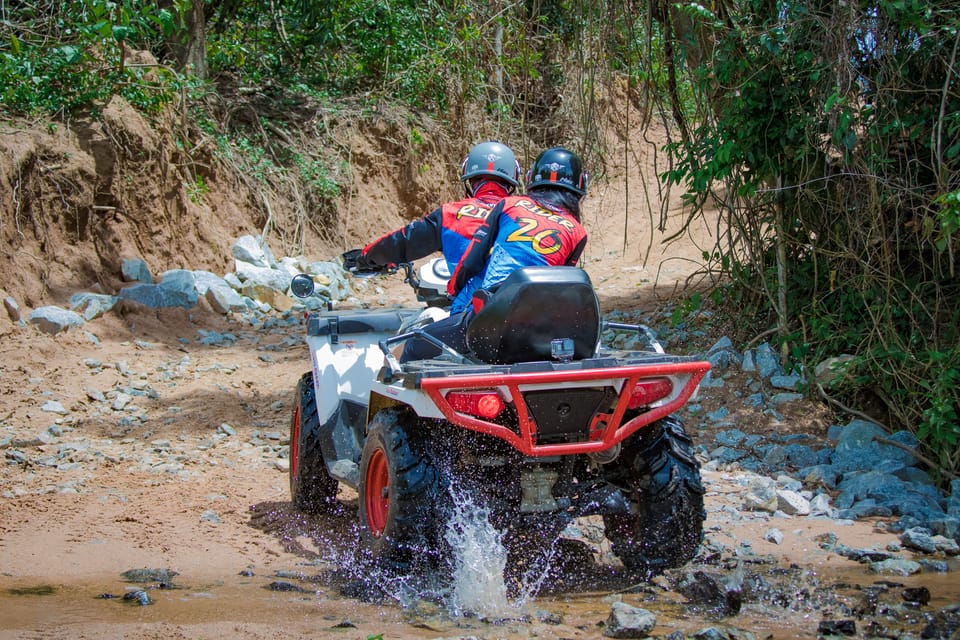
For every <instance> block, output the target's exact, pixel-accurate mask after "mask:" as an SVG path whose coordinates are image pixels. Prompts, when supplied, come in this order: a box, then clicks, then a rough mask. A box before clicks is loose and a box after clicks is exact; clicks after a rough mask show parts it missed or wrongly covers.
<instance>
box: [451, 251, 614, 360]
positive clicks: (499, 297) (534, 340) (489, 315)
mask: <svg viewBox="0 0 960 640" xmlns="http://www.w3.org/2000/svg"><path fill="white" fill-rule="evenodd" d="M599 334H600V305H599V303H598V302H597V296H596V293H595V292H594V290H593V284H592V283H591V282H590V277H589V276H588V275H587V273H586V272H585V271H584V270H583V269H580V268H577V267H523V268H521V269H518V270H516V271H514V272H513V273H512V274H510V276H509V277H508V278H507V279H506V280H504V281H503V283H502V284H501V285H500V286H499V288H497V290H496V292H494V293H493V294H492V295H491V296H490V298H489V300H488V301H487V303H486V304H485V305H484V307H483V308H482V309H481V310H480V311H479V312H478V313H477V315H476V316H475V317H474V318H473V319H472V320H471V321H470V324H469V326H468V327H467V345H468V346H469V347H470V350H471V351H473V353H474V355H475V356H476V357H477V358H478V359H479V360H481V361H483V362H488V363H491V364H514V363H517V362H533V361H537V360H550V359H551V358H552V354H551V343H552V341H553V340H556V339H562V338H567V339H570V340H572V341H573V345H574V353H573V358H574V359H577V360H580V359H583V358H590V357H593V355H594V352H595V351H596V347H597V339H598V338H599Z"/></svg>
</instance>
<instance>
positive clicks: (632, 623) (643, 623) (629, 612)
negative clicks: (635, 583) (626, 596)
mask: <svg viewBox="0 0 960 640" xmlns="http://www.w3.org/2000/svg"><path fill="white" fill-rule="evenodd" d="M656 626H657V617H656V616H655V615H653V614H652V613H651V612H649V611H647V610H646V609H641V608H639V607H633V606H631V605H629V604H626V603H625V602H614V603H613V605H612V606H611V607H610V615H609V616H608V617H607V623H606V626H605V627H604V629H603V635H604V637H607V638H646V637H647V636H648V635H649V633H650V632H651V631H653V628H654V627H656Z"/></svg>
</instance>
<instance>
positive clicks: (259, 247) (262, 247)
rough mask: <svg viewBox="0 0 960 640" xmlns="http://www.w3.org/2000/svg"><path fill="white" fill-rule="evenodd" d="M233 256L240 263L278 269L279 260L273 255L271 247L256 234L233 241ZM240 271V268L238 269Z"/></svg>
mask: <svg viewBox="0 0 960 640" xmlns="http://www.w3.org/2000/svg"><path fill="white" fill-rule="evenodd" d="M233 258H234V260H235V261H236V262H237V263H238V264H239V263H245V264H249V265H253V266H255V267H264V268H266V269H276V268H277V266H278V265H277V260H276V258H274V257H273V253H272V252H271V251H270V247H269V246H267V244H266V243H265V242H262V241H261V240H260V238H257V237H255V236H250V235H247V236H241V237H239V238H237V241H236V242H234V243H233ZM237 272H238V273H239V269H237Z"/></svg>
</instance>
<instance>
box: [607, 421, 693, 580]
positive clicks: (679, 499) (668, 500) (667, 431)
mask: <svg viewBox="0 0 960 640" xmlns="http://www.w3.org/2000/svg"><path fill="white" fill-rule="evenodd" d="M608 478H609V480H610V482H611V483H612V484H614V485H616V486H619V487H622V488H623V489H624V491H625V493H626V494H627V496H628V497H629V498H630V500H631V502H633V503H634V505H635V509H636V511H635V512H633V513H629V514H613V515H609V514H608V515H604V516H603V523H604V527H605V532H606V536H607V539H608V540H610V544H611V546H612V549H613V553H614V554H615V555H616V556H617V557H618V558H620V561H621V562H623V564H624V566H626V567H627V568H628V569H631V570H634V571H643V572H646V573H647V574H648V575H655V574H657V573H660V572H662V571H663V570H665V569H669V568H673V567H680V566H683V565H684V564H686V563H687V562H689V561H690V560H691V559H692V558H693V557H694V556H695V555H696V553H697V550H698V549H699V547H700V542H701V541H702V539H703V521H704V519H705V517H706V512H705V511H704V508H703V483H702V482H701V479H700V464H699V462H697V459H696V457H695V456H694V454H693V445H692V443H691V441H690V438H689V437H688V436H687V434H686V433H685V432H684V429H683V424H682V423H681V421H680V420H679V419H678V418H676V417H674V416H667V417H666V418H663V419H662V420H659V421H657V422H654V423H653V424H651V425H649V426H647V427H644V428H643V429H641V430H640V432H639V433H638V434H637V435H636V436H634V437H633V438H630V439H628V440H627V441H626V442H625V443H624V448H623V451H622V452H621V454H620V457H619V459H618V460H617V462H615V463H613V464H611V465H609V471H608Z"/></svg>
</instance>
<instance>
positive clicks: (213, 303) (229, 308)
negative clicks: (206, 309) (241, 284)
mask: <svg viewBox="0 0 960 640" xmlns="http://www.w3.org/2000/svg"><path fill="white" fill-rule="evenodd" d="M221 282H222V283H223V284H222V285H219V284H218V285H212V286H209V287H208V288H207V291H206V293H205V294H204V298H206V300H207V302H209V303H210V307H211V308H212V309H213V310H214V311H217V312H218V313H230V312H233V311H242V310H243V309H246V308H247V302H246V300H245V299H244V297H243V296H241V295H240V294H239V293H237V292H236V291H234V289H233V288H232V287H231V286H230V285H228V284H227V283H226V281H225V280H221Z"/></svg>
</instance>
